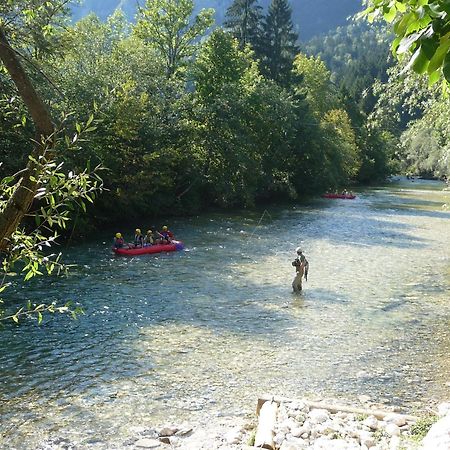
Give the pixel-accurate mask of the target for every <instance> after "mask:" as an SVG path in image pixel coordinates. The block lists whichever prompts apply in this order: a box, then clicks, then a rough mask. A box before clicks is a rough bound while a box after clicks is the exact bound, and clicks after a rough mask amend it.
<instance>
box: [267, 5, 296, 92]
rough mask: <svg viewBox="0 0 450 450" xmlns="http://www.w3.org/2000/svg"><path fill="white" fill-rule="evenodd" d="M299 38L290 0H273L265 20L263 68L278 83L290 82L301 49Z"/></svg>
mask: <svg viewBox="0 0 450 450" xmlns="http://www.w3.org/2000/svg"><path fill="white" fill-rule="evenodd" d="M297 40H298V34H297V33H296V32H295V31H294V25H293V23H292V10H291V6H290V4H289V2H288V0H272V2H271V4H270V6H269V10H268V13H267V15H266V17H265V18H264V21H263V38H262V43H261V47H262V50H261V53H262V69H263V73H264V74H265V75H266V76H268V77H269V78H271V79H272V80H275V81H276V82H277V83H280V84H284V85H287V84H289V82H290V78H291V71H292V63H293V61H294V58H295V56H296V54H297V53H298V50H299V48H298V45H297Z"/></svg>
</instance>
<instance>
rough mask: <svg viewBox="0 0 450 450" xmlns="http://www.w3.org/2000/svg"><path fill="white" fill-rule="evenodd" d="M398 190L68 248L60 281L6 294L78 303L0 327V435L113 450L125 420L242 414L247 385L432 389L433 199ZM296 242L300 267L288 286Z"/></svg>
mask: <svg viewBox="0 0 450 450" xmlns="http://www.w3.org/2000/svg"><path fill="white" fill-rule="evenodd" d="M411 187H412V186H411V185H410V184H407V183H401V184H400V185H397V186H391V187H390V188H389V189H376V190H371V191H367V192H363V193H361V194H360V195H359V197H358V199H357V200H355V201H352V202H349V201H325V200H319V201H317V202H316V203H313V204H311V205H306V206H304V207H296V208H294V209H288V208H285V209H281V208H280V209H276V208H272V209H271V210H270V211H268V212H269V214H267V213H264V215H263V212H262V211H261V212H249V211H244V212H242V213H234V214H211V215H209V216H202V217H197V218H190V219H186V220H184V221H179V222H177V223H174V226H173V228H174V229H176V231H177V234H178V235H180V236H182V237H183V240H184V241H185V242H186V244H187V250H186V251H185V252H180V253H175V254H168V255H159V256H156V257H141V258H129V259H127V258H116V257H112V256H111V255H110V253H109V251H108V249H107V246H106V245H102V244H101V243H98V242H87V243H85V244H82V245H80V246H79V247H77V248H73V249H70V250H69V251H68V254H67V257H66V259H67V260H69V261H70V262H76V263H77V264H78V267H77V268H76V269H75V270H73V271H72V274H71V275H70V276H69V277H68V278H66V279H65V280H50V281H49V280H45V281H44V280H37V281H35V282H33V283H31V284H30V285H28V286H27V288H26V289H22V288H17V290H16V291H15V292H14V293H13V295H12V296H11V299H10V301H11V302H14V301H19V300H20V299H22V298H23V297H24V296H26V297H28V296H33V298H38V299H42V300H46V301H48V300H52V299H58V298H62V299H64V300H65V299H71V300H73V301H74V302H79V303H81V304H82V305H83V307H84V309H85V312H86V315H85V316H83V317H82V318H81V319H80V320H79V321H76V322H73V321H68V320H66V319H65V318H63V317H56V318H55V319H54V320H51V321H47V320H46V321H45V323H44V324H43V326H41V327H34V326H30V327H23V328H20V329H19V328H16V327H14V326H10V327H7V328H6V329H5V330H3V331H2V341H1V343H0V366H1V368H2V377H1V379H0V392H1V398H2V402H1V404H0V408H1V415H2V421H1V425H0V429H1V431H2V432H4V433H6V437H5V445H7V446H8V447H9V448H14V447H17V448H23V445H26V446H27V448H39V447H40V446H41V445H42V443H43V442H45V441H48V440H51V439H52V438H54V437H55V435H56V436H58V438H59V439H66V440H67V441H68V442H72V443H78V444H79V445H81V446H87V445H89V446H90V447H92V448H107V447H109V448H111V447H114V446H116V447H118V448H120V446H121V445H122V444H123V442H125V441H126V440H127V439H128V438H129V437H130V436H129V426H130V424H133V425H144V426H151V425H152V424H158V423H163V422H165V421H166V420H170V421H173V422H176V423H179V422H182V421H183V420H189V421H191V422H194V423H195V422H198V423H203V424H205V423H206V422H207V421H208V420H210V419H211V418H213V417H217V416H220V415H223V414H227V415H233V414H236V415H239V414H242V412H243V411H244V412H251V411H253V408H254V405H255V401H256V398H257V397H258V395H260V394H262V393H265V392H271V393H273V394H279V395H284V396H295V397H300V396H304V395H309V394H311V393H317V394H322V395H327V396H328V395H331V396H338V397H339V396H343V397H348V398H350V399H352V398H356V397H357V396H358V395H360V394H368V395H370V396H372V397H373V398H382V397H386V398H388V399H390V400H391V401H392V402H395V403H398V404H401V405H404V406H408V405H415V406H417V404H421V403H420V402H422V403H425V402H427V401H429V400H430V399H433V398H435V397H436V396H444V395H449V394H450V392H449V387H448V386H446V384H445V382H446V381H448V380H446V376H447V375H448V374H447V367H448V362H449V361H448V352H447V351H446V349H448V346H449V344H450V333H449V332H448V329H449V324H450V306H449V304H448V292H449V287H450V259H449V254H448V250H447V249H448V248H450V231H449V230H450V227H449V219H450V212H448V211H443V210H442V208H441V205H442V204H443V203H447V204H448V203H449V199H448V196H449V194H448V193H447V194H444V193H442V192H440V191H438V190H436V189H437V188H436V184H433V183H431V184H429V183H425V182H421V183H415V185H414V189H411ZM262 215H263V216H262ZM261 219H262V220H261ZM102 238H103V239H104V240H105V241H107V237H106V236H105V237H103V236H102ZM299 244H301V245H302V246H304V247H305V251H306V254H307V256H308V258H309V260H310V264H311V269H310V276H309V279H308V282H307V283H305V290H304V292H303V293H302V295H300V296H294V295H292V294H291V292H290V283H291V281H292V276H293V273H292V267H291V265H290V262H291V260H292V258H293V251H294V249H295V248H296V247H297V246H298V245H299ZM24 293H25V294H24ZM418 402H419V403H418ZM205 418H206V419H205ZM111 429H114V430H115V433H114V434H113V435H112V434H111V433H110V431H109V430H111ZM12 430H14V432H12ZM93 436H94V437H95V439H94V438H93ZM24 443H25V444H24Z"/></svg>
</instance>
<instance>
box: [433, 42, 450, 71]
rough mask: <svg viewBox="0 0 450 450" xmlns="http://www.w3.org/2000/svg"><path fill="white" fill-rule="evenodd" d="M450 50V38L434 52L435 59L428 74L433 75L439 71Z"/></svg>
mask: <svg viewBox="0 0 450 450" xmlns="http://www.w3.org/2000/svg"><path fill="white" fill-rule="evenodd" d="M449 49H450V38H449V39H447V40H445V41H444V42H442V43H441V44H440V45H439V47H438V48H437V49H436V51H435V52H434V56H433V58H431V60H430V64H429V65H428V73H433V72H435V71H436V70H438V69H439V68H440V67H441V66H442V64H443V63H444V59H445V56H446V54H447V52H448V51H449Z"/></svg>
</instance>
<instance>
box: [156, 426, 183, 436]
mask: <svg viewBox="0 0 450 450" xmlns="http://www.w3.org/2000/svg"><path fill="white" fill-rule="evenodd" d="M177 431H178V428H175V427H164V428H161V430H159V432H158V434H159V435H160V436H161V437H164V436H173V435H174V434H175V433H176V432H177Z"/></svg>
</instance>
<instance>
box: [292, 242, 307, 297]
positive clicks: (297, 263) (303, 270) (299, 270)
mask: <svg viewBox="0 0 450 450" xmlns="http://www.w3.org/2000/svg"><path fill="white" fill-rule="evenodd" d="M295 251H296V253H297V258H295V259H294V261H292V265H293V266H294V267H295V271H296V275H295V278H294V281H293V282H292V289H293V290H294V292H300V291H301V290H302V278H303V276H304V277H305V280H306V281H308V269H309V262H308V260H307V259H306V256H305V255H304V254H303V250H302V249H301V248H300V247H297V249H296V250H295Z"/></svg>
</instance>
